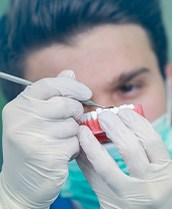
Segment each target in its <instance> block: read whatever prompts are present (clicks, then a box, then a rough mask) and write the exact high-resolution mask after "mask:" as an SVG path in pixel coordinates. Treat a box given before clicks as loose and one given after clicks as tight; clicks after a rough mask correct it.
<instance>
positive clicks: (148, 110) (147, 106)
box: [141, 94, 167, 122]
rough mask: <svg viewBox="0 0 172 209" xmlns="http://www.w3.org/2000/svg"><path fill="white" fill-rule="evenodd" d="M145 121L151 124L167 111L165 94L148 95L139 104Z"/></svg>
mask: <svg viewBox="0 0 172 209" xmlns="http://www.w3.org/2000/svg"><path fill="white" fill-rule="evenodd" d="M141 104H142V105H143V110H144V113H145V117H146V119H148V120H149V121H150V122H153V121H154V120H156V119H157V118H158V117H160V116H161V115H163V114H164V113H165V112H166V111H167V101H166V96H165V94H163V95H159V94H157V95H150V96H148V97H147V98H146V99H144V100H143V101H142V103H141Z"/></svg>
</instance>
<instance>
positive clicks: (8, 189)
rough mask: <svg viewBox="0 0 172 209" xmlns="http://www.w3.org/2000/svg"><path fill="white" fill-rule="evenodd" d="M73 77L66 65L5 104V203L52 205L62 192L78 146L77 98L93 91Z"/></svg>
mask: <svg viewBox="0 0 172 209" xmlns="http://www.w3.org/2000/svg"><path fill="white" fill-rule="evenodd" d="M74 77H75V75H74V73H73V72H72V71H64V72H63V73H61V74H60V75H59V76H58V77H57V78H46V79H42V80H40V81H37V82H35V83H34V84H33V85H31V86H28V87H27V88H26V89H25V90H24V91H23V92H22V93H21V94H20V95H19V96H18V97H17V98H16V99H14V100H13V101H12V102H10V103H9V104H7V105H6V106H5V109H4V110H3V157H4V164H3V169H2V173H1V175H0V208H1V209H2V208H3V209H16V208H17V209H19V208H22V209H23V208H24V209H25V208H27V209H28V208H29V209H47V208H49V206H50V204H51V203H52V202H53V201H54V199H55V198H56V197H57V195H58V193H59V190H60V188H61V186H62V185H63V183H64V182H65V179H66V178H67V175H68V162H69V161H70V160H71V158H73V157H74V156H75V155H77V154H78V152H79V142H78V139H77V137H76V134H77V133H78V130H79V125H78V123H77V122H76V121H77V120H78V119H79V118H80V117H81V115H82V114H83V106H82V104H81V103H80V102H78V101H85V100H88V99H90V97H91V94H92V93H91V91H90V90H89V89H88V88H87V87H86V86H85V85H83V84H82V83H79V82H77V81H76V80H75V79H74ZM77 100H78V101H77Z"/></svg>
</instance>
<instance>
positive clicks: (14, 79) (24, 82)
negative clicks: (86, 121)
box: [0, 72, 111, 108]
mask: <svg viewBox="0 0 172 209" xmlns="http://www.w3.org/2000/svg"><path fill="white" fill-rule="evenodd" d="M0 78H2V79H5V80H8V81H11V82H13V83H17V84H21V85H24V86H28V85H31V84H32V82H31V81H28V80H26V79H23V78H19V77H17V76H14V75H10V74H7V73H4V72H0ZM81 103H82V104H84V105H87V106H96V107H101V108H111V107H110V106H103V105H101V104H97V103H95V102H93V101H92V100H88V101H82V102H81Z"/></svg>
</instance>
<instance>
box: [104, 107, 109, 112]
mask: <svg viewBox="0 0 172 209" xmlns="http://www.w3.org/2000/svg"><path fill="white" fill-rule="evenodd" d="M109 111H110V109H106V108H105V109H103V110H102V112H109Z"/></svg>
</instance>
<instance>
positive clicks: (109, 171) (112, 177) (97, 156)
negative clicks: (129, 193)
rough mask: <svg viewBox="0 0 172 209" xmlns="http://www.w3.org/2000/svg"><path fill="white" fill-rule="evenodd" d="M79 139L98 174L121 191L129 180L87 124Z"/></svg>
mask: <svg viewBox="0 0 172 209" xmlns="http://www.w3.org/2000/svg"><path fill="white" fill-rule="evenodd" d="M78 139H79V142H80V145H81V147H82V149H83V150H84V152H85V154H86V156H87V158H88V160H89V161H90V163H91V164H92V165H93V167H94V169H95V171H96V172H97V173H98V175H99V176H100V177H101V178H102V179H103V180H104V181H105V182H106V183H107V184H108V185H110V186H111V187H113V189H115V191H120V188H123V186H124V184H125V183H126V182H127V181H128V176H126V175H125V174H124V173H123V172H122V171H121V170H120V169H119V167H118V165H117V164H116V162H115V161H114V160H113V159H112V158H111V156H110V155H109V154H108V152H107V151H106V150H105V148H104V147H103V146H102V145H101V144H100V143H99V142H98V141H97V139H96V138H95V137H94V135H93V134H92V132H91V131H90V130H89V128H88V127H86V126H81V127H80V131H79V133H78Z"/></svg>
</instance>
